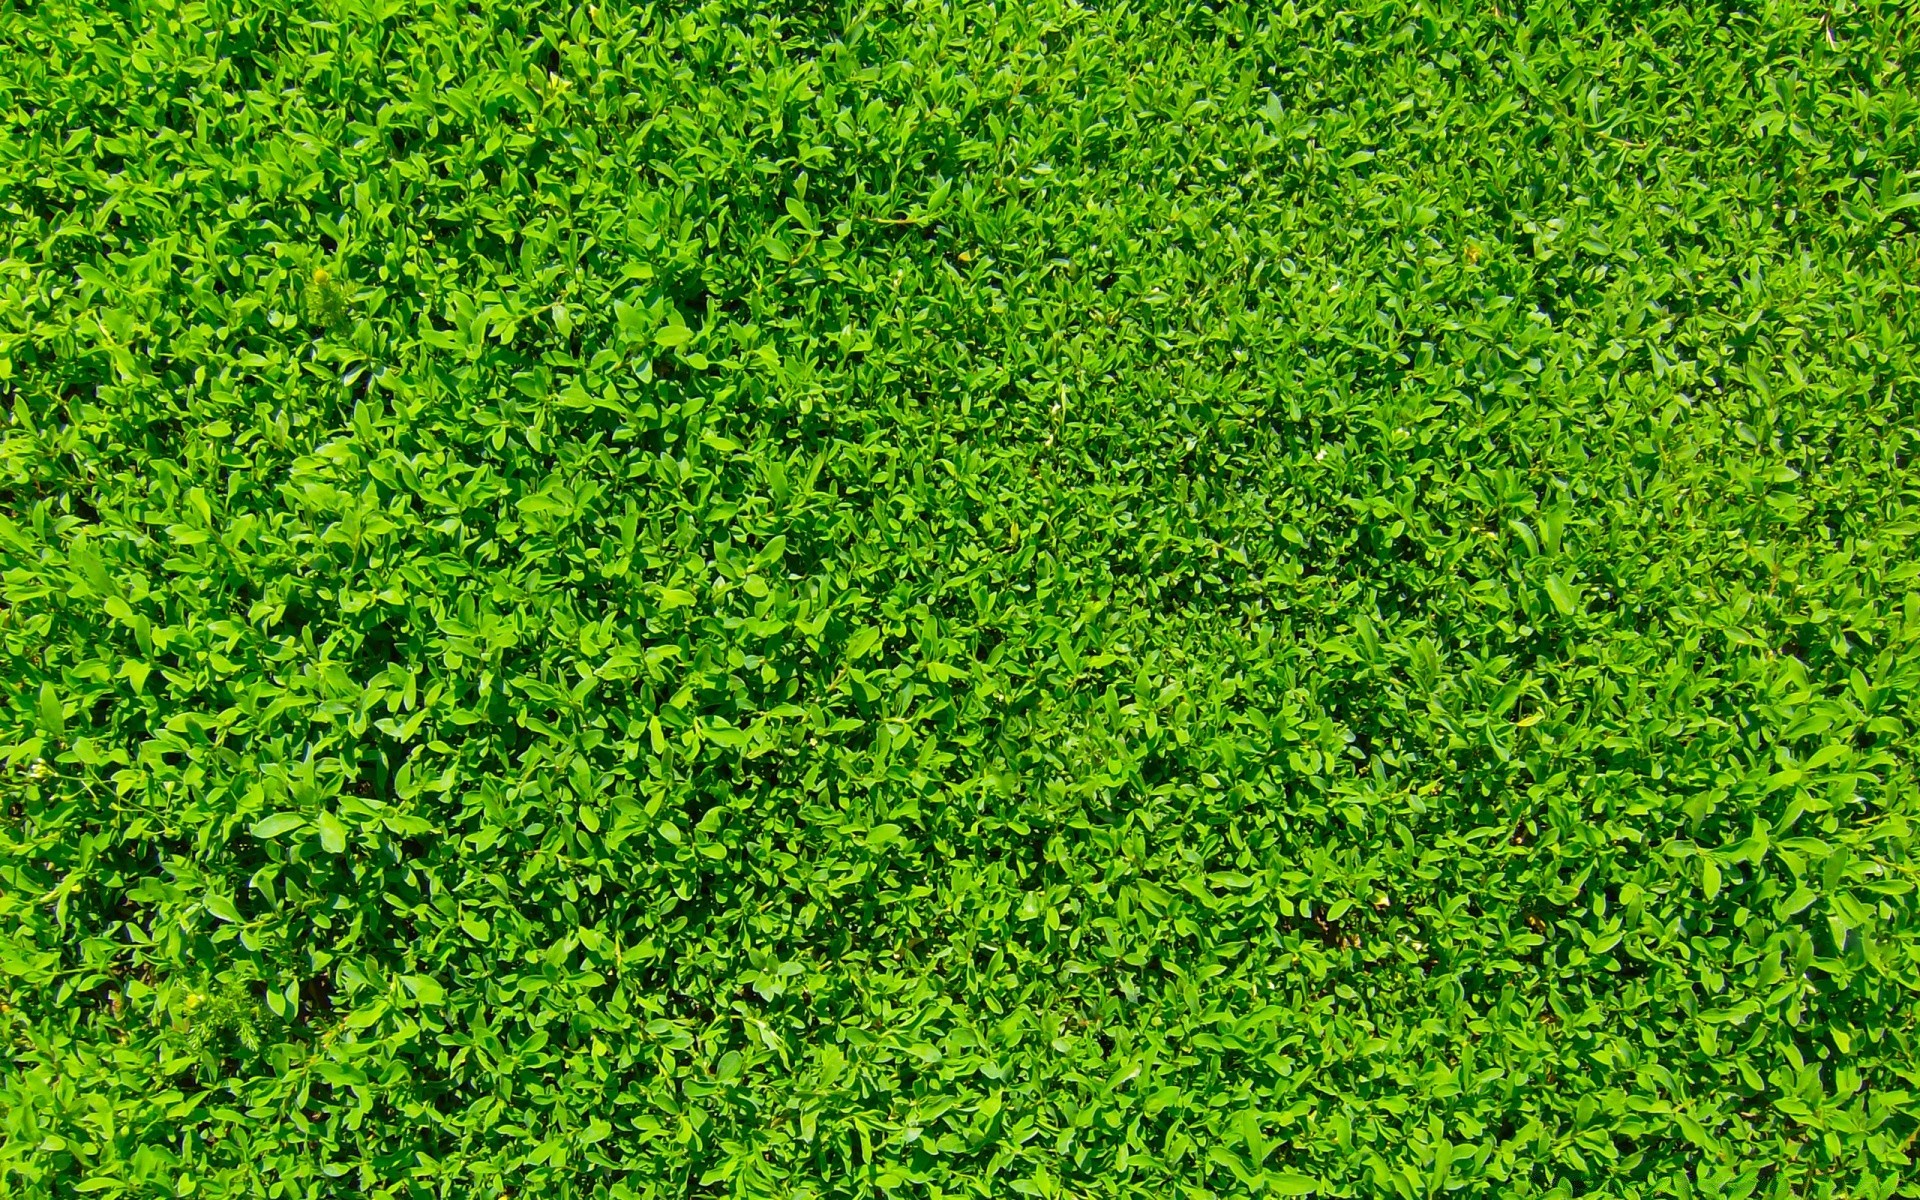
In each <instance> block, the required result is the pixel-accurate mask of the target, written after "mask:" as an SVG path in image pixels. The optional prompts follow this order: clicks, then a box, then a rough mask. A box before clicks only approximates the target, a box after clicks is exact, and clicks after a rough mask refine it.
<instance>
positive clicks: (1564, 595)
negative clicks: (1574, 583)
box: [1547, 575, 1580, 617]
mask: <svg viewBox="0 0 1920 1200" xmlns="http://www.w3.org/2000/svg"><path fill="white" fill-rule="evenodd" d="M1547 599H1549V600H1551V601H1553V606H1554V607H1555V608H1557V609H1559V610H1560V615H1561V616H1563V617H1570V616H1572V615H1573V614H1574V613H1575V612H1577V611H1579V608H1580V594H1579V592H1578V591H1577V590H1576V589H1575V588H1573V587H1571V586H1569V585H1568V584H1567V583H1566V582H1565V581H1564V580H1562V579H1561V578H1560V577H1559V576H1558V575H1549V576H1547Z"/></svg>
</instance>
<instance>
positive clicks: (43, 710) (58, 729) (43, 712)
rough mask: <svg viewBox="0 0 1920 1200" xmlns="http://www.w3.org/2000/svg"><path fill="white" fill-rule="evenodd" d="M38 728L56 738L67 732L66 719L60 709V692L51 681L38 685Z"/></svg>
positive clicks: (63, 735)
mask: <svg viewBox="0 0 1920 1200" xmlns="http://www.w3.org/2000/svg"><path fill="white" fill-rule="evenodd" d="M40 730H41V732H43V733H45V734H46V735H47V736H48V737H50V738H53V739H55V740H58V739H60V738H63V737H65V736H66V734H67V721H66V716H65V714H64V713H62V712H61V709H60V693H59V692H56V691H55V690H54V688H53V684H52V682H51V681H49V682H45V683H42V684H41V685H40Z"/></svg>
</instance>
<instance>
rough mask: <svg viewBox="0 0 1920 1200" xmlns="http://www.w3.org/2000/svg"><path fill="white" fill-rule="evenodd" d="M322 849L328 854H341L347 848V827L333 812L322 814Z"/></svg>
mask: <svg viewBox="0 0 1920 1200" xmlns="http://www.w3.org/2000/svg"><path fill="white" fill-rule="evenodd" d="M318 824H319V826H320V848H321V849H322V850H325V851H326V852H327V853H328V854H339V853H341V852H342V851H344V850H345V849H346V848H347V827H346V826H345V825H342V824H341V823H340V818H339V817H336V816H334V815H333V814H332V813H331V812H327V811H324V810H323V811H322V812H321V813H320V820H319V822H318Z"/></svg>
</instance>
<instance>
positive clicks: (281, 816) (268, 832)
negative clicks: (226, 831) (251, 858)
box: [250, 812, 307, 838]
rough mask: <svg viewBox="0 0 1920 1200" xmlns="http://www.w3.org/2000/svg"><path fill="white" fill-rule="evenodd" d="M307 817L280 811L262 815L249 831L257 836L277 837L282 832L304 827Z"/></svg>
mask: <svg viewBox="0 0 1920 1200" xmlns="http://www.w3.org/2000/svg"><path fill="white" fill-rule="evenodd" d="M306 823H307V819H306V818H305V817H303V816H301V815H300V814H299V813H290V812H281V813H274V814H273V815H272V816H268V817H262V818H261V819H260V820H258V821H255V822H254V823H253V828H252V830H250V832H251V833H252V834H253V836H255V837H257V838H277V837H279V836H280V835H281V834H283V833H287V832H289V831H291V830H295V829H300V828H303V827H305V825H306Z"/></svg>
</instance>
